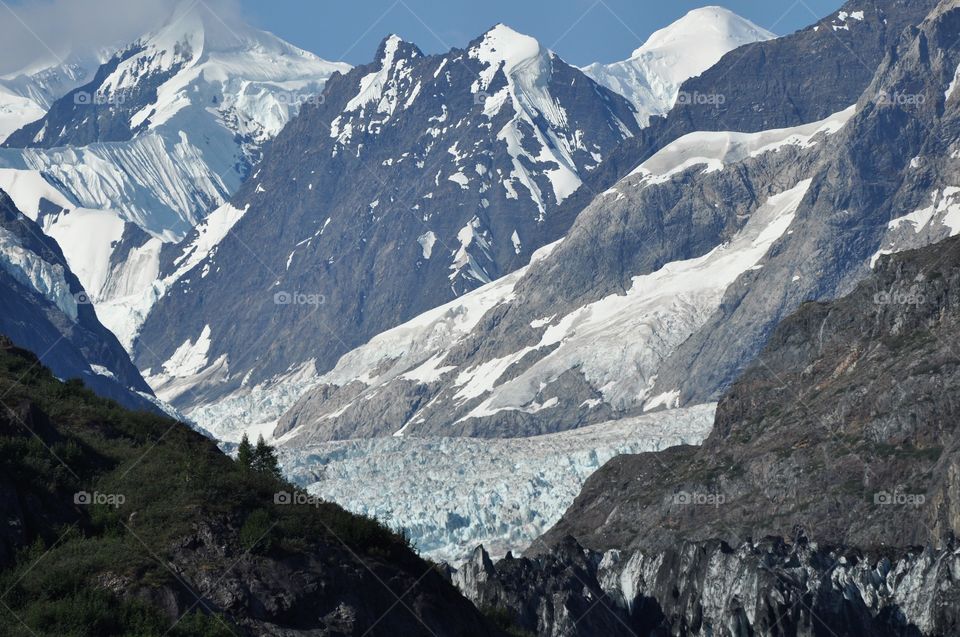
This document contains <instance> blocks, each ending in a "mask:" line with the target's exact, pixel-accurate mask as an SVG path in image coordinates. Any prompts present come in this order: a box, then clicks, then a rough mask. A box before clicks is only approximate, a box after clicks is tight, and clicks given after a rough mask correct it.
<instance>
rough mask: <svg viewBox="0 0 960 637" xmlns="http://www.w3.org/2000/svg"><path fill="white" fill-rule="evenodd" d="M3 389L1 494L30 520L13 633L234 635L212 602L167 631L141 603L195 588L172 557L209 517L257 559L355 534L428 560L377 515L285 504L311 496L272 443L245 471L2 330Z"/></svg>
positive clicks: (19, 565)
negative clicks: (59, 369)
mask: <svg viewBox="0 0 960 637" xmlns="http://www.w3.org/2000/svg"><path fill="white" fill-rule="evenodd" d="M0 397H2V401H0V402H2V404H3V405H4V407H3V408H0V409H2V410H0V497H8V496H5V495H3V494H11V493H13V494H15V497H16V500H15V501H16V502H19V503H20V508H21V509H22V518H23V521H24V523H23V525H22V529H17V528H13V527H10V526H9V525H7V529H6V530H4V529H0V602H2V604H0V634H2V635H4V636H7V635H9V636H11V637H17V636H20V635H24V636H35V635H58V636H61V635H62V636H74V635H77V636H79V635H97V636H98V637H101V636H102V637H109V636H113V635H129V636H131V637H133V636H136V637H145V636H152V635H164V634H169V635H172V636H178V635H209V636H213V635H229V634H234V632H235V628H234V627H233V626H232V625H231V622H230V621H229V619H227V618H224V617H217V616H210V615H208V614H207V613H206V612H205V609H204V607H203V606H202V605H198V606H197V607H196V608H195V609H194V611H192V612H191V613H190V614H188V615H187V616H185V617H183V618H181V619H180V621H178V622H177V624H176V625H175V626H174V627H173V628H172V630H169V632H167V631H168V629H170V626H171V620H170V618H169V617H168V616H165V615H163V614H162V613H161V611H160V610H159V609H158V608H155V607H153V606H151V605H148V604H147V603H146V602H144V601H140V600H141V599H146V598H149V599H155V598H154V597H150V590H153V591H157V590H167V591H181V592H182V591H183V590H184V589H183V586H182V584H181V583H180V582H179V581H178V576H175V575H174V573H173V572H172V571H171V569H170V568H169V566H168V562H169V557H170V552H171V550H173V547H175V546H178V545H179V544H182V543H183V540H184V538H189V537H192V536H193V535H195V534H196V533H197V529H198V525H208V526H211V527H214V528H218V529H222V530H223V534H224V535H225V537H227V538H229V541H230V542H232V543H234V544H235V545H236V546H237V547H239V548H238V551H247V552H249V553H251V554H253V555H254V556H265V555H270V556H276V557H282V556H283V555H288V554H290V553H291V552H299V551H303V550H305V549H309V548H310V547H312V546H316V545H317V544H318V543H321V542H324V543H328V544H330V545H332V546H340V543H341V542H343V543H345V544H346V545H348V546H349V547H350V551H351V552H355V553H356V554H357V555H374V556H377V557H383V558H389V559H390V560H392V561H393V563H396V564H399V565H412V566H413V567H414V568H416V569H418V570H422V569H423V568H426V566H425V563H424V562H422V561H421V560H420V559H419V558H418V557H417V556H416V555H415V554H414V553H412V552H411V551H410V548H409V545H408V542H407V541H406V540H405V539H404V538H403V537H402V536H398V535H396V534H394V533H393V532H392V531H390V530H389V529H387V528H386V527H384V526H383V525H381V524H380V523H378V522H377V521H376V520H373V519H371V518H366V517H360V516H355V515H352V514H350V513H348V512H346V511H344V510H343V509H342V508H340V507H339V506H336V505H334V504H331V503H326V502H312V503H311V504H310V505H298V504H295V503H294V504H286V503H284V502H282V501H280V500H281V499H279V498H278V497H277V494H281V493H286V494H299V495H301V496H304V497H305V496H306V494H304V493H303V492H301V491H298V490H297V489H296V488H295V487H293V486H292V485H290V484H288V483H286V482H285V481H283V480H282V479H280V478H279V468H278V465H277V459H276V454H275V452H274V451H273V450H272V449H270V448H269V446H268V445H266V444H265V443H264V444H263V445H260V444H258V445H257V447H256V448H255V449H253V450H252V451H251V455H250V465H249V467H250V468H247V467H245V466H241V463H239V462H234V461H232V460H230V458H228V457H227V456H225V455H223V454H222V453H221V452H220V451H219V449H218V448H217V447H216V445H215V444H214V443H213V442H212V441H210V440H208V439H206V438H205V437H203V436H201V435H200V434H197V433H196V432H194V431H192V430H190V429H189V428H187V427H186V426H184V425H182V424H179V423H176V422H174V421H172V420H169V419H167V418H164V417H161V416H158V415H154V414H150V413H136V412H131V411H127V410H125V409H123V408H121V407H120V406H118V405H117V404H115V403H113V402H112V401H108V400H104V399H101V398H99V397H97V396H95V395H94V394H93V393H91V392H89V391H87V390H86V389H84V388H83V386H82V384H80V383H78V382H67V383H62V382H60V381H58V380H56V379H55V378H54V377H53V376H52V375H51V374H50V373H49V372H48V371H47V370H46V369H45V368H43V367H42V366H40V365H39V364H37V363H36V361H35V359H34V358H32V355H29V354H27V353H24V352H20V351H17V350H13V349H11V348H10V347H9V345H8V344H7V343H4V342H3V341H2V339H0ZM261 442H262V441H261ZM248 444H249V443H248ZM251 469H252V470H251ZM294 502H296V501H294ZM14 513H16V512H11V515H13V514H14ZM21 530H22V535H19V532H20V531H21ZM11 551H12V552H11ZM227 566H229V565H227ZM227 566H223V565H219V564H211V565H210V568H212V569H221V570H226V568H227ZM221 567H222V568H221ZM140 593H143V594H142V595H141V594H140ZM187 595H188V599H189V602H192V601H193V598H191V597H189V593H187ZM189 602H188V605H189Z"/></svg>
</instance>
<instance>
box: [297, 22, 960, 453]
mask: <svg viewBox="0 0 960 637" xmlns="http://www.w3.org/2000/svg"><path fill="white" fill-rule="evenodd" d="M891 6H892V7H894V8H895V7H901V8H903V5H900V4H898V3H893V4H892V5H891ZM852 15H853V14H850V16H848V18H849V19H850V20H852V21H853V22H855V23H857V24H860V23H866V22H867V20H866V18H864V20H859V19H857V18H855V17H851V16H852ZM935 15H936V17H931V18H930V20H928V21H927V22H925V23H924V27H923V28H924V30H922V31H919V30H910V29H908V30H907V31H906V32H905V33H904V36H903V38H902V39H901V41H900V44H899V45H898V47H897V48H896V49H895V50H893V51H891V52H890V54H889V55H888V56H887V58H886V59H885V61H884V63H883V64H882V65H881V67H880V69H879V70H877V72H876V76H875V78H874V80H873V82H872V83H871V85H870V86H869V87H868V88H867V89H866V91H865V92H864V93H863V95H862V97H861V98H860V99H859V102H858V103H857V104H856V105H855V106H850V105H848V108H846V109H841V111H840V112H837V113H835V114H834V115H832V116H830V117H828V118H826V119H824V120H821V121H819V122H814V123H811V124H806V125H802V126H794V127H791V128H786V129H774V130H768V131H761V132H758V133H736V132H709V131H703V132H698V133H691V134H689V135H685V136H684V137H681V138H680V139H678V140H677V141H675V142H673V143H671V144H669V145H668V146H666V147H665V148H663V149H661V150H660V151H658V152H657V153H656V154H655V155H653V156H652V157H650V158H649V159H648V160H646V161H645V162H644V163H643V164H642V165H641V166H640V167H639V168H637V169H635V170H634V171H633V172H632V173H631V174H630V175H628V176H626V177H625V178H623V179H622V180H620V181H619V182H617V184H616V186H614V187H613V188H611V189H609V190H607V191H605V192H604V193H602V194H601V195H600V196H598V197H597V198H596V199H595V200H594V201H593V202H592V203H591V204H590V205H589V206H588V207H587V208H586V209H585V210H584V211H583V212H582V213H581V214H580V215H579V216H578V218H577V220H576V222H575V223H574V225H573V227H572V228H571V230H570V232H569V233H568V234H567V236H566V237H565V238H564V239H563V241H562V242H560V243H559V244H558V245H556V246H554V247H553V248H552V251H551V252H550V253H549V254H545V255H544V256H543V258H541V259H538V260H536V261H535V262H534V263H533V264H532V265H531V266H530V267H529V268H528V269H527V270H526V271H525V272H523V273H522V274H521V275H520V276H518V278H517V279H516V280H515V281H512V282H510V283H509V285H508V284H507V282H503V283H502V284H500V285H498V286H497V287H496V288H494V287H492V286H491V287H490V288H489V289H487V290H482V291H478V294H481V295H486V297H491V296H497V295H499V296H497V298H496V299H492V300H488V301H487V303H486V305H485V306H484V307H485V309H484V312H485V314H483V313H482V318H480V319H474V320H473V321H472V322H471V324H470V327H468V328H466V329H463V330H462V331H460V330H449V329H444V330H443V332H442V334H443V337H442V338H427V335H428V334H433V333H437V331H438V330H440V329H442V328H441V326H442V325H443V324H445V323H446V324H449V323H450V322H451V320H448V319H443V317H439V316H433V315H430V316H423V317H419V318H418V319H416V320H414V321H412V322H411V323H409V324H407V325H404V326H401V327H400V328H397V330H396V331H395V332H394V333H393V336H391V337H390V339H388V338H387V337H388V335H386V334H385V335H383V337H384V339H383V340H391V339H392V340H391V342H395V343H397V346H396V347H394V348H393V349H390V350H384V349H380V350H379V353H377V350H376V349H375V348H376V346H375V344H374V343H375V342H374V341H371V344H370V345H368V346H364V347H363V348H360V349H358V350H356V351H355V352H353V353H351V354H350V355H348V356H346V357H344V358H343V359H342V360H341V365H340V369H334V370H333V371H332V372H331V373H330V374H328V375H326V376H324V377H322V378H321V386H320V387H318V389H317V390H316V391H315V392H312V393H311V394H308V395H306V396H305V397H304V398H303V399H301V400H300V401H299V403H298V404H297V405H296V406H295V407H294V408H293V409H292V410H291V411H290V412H288V414H287V415H286V416H285V417H284V418H283V419H282V420H281V425H280V427H279V429H278V433H283V434H287V433H288V432H290V437H291V438H290V440H291V444H297V443H296V442H295V440H300V441H306V440H318V439H320V440H323V439H338V438H350V437H355V435H356V434H357V433H360V434H362V435H384V434H392V433H395V432H397V431H400V430H403V432H404V434H406V435H416V434H425V435H430V434H438V433H440V434H441V435H450V434H452V435H479V436H487V437H498V436H524V435H532V434H537V433H543V432H545V431H553V430H557V429H563V428H572V427H576V426H581V425H583V424H590V423H596V422H600V421H601V420H606V419H609V418H610V417H611V416H613V417H616V416H622V415H629V414H633V413H637V412H638V411H649V410H652V409H657V408H663V407H673V406H676V405H682V404H699V403H706V402H711V401H713V400H715V399H716V398H717V396H719V395H720V394H721V393H722V392H723V391H724V389H725V388H726V387H727V386H729V384H730V382H732V380H733V379H734V378H736V376H737V375H738V374H739V372H740V371H741V370H742V369H743V368H744V367H745V365H746V364H747V363H748V362H749V361H751V360H752V359H753V358H754V357H755V356H756V354H757V353H758V352H759V351H760V349H761V348H762V346H763V344H764V343H765V342H766V341H767V339H768V338H769V336H770V334H771V332H772V330H773V328H774V327H775V326H776V324H777V323H778V322H779V321H780V320H781V319H782V318H783V317H785V316H786V315H788V314H789V313H790V312H792V311H793V310H795V309H796V308H797V307H798V306H799V305H800V304H801V303H802V302H803V301H805V300H808V299H827V298H832V297H835V296H837V295H840V294H843V293H846V292H848V291H849V290H850V289H852V287H853V285H854V284H855V283H856V282H857V281H858V280H860V279H861V278H862V277H864V276H866V275H867V274H868V273H869V272H870V267H871V265H873V263H874V262H875V260H876V256H877V255H878V254H880V253H883V252H890V251H896V250H898V249H902V248H904V247H914V246H917V245H923V244H925V243H928V242H930V241H935V240H938V239H942V238H944V237H946V236H949V235H951V234H953V233H955V232H956V230H958V229H960V226H958V224H956V223H955V222H954V221H953V217H952V216H951V213H950V210H951V209H952V206H953V205H954V203H953V199H952V197H953V196H954V192H953V189H952V182H951V178H952V177H951V175H953V174H954V173H955V170H956V169H955V168H954V167H953V164H954V162H955V160H954V159H953V155H954V153H955V145H956V143H957V138H956V135H955V132H954V126H953V123H952V122H953V121H954V118H955V117H956V113H957V105H956V100H955V99H954V95H953V92H952V90H951V87H952V86H953V85H954V83H955V71H956V68H957V65H958V63H960V58H958V50H957V48H956V46H955V45H954V43H953V42H952V41H951V39H950V35H949V34H951V33H954V32H956V33H958V34H960V30H958V29H957V25H955V24H954V23H953V22H952V17H951V16H952V15H953V13H952V12H951V11H947V10H942V9H941V10H940V13H937V14H935ZM919 22H920V20H918V23H919ZM821 26H822V25H821ZM850 28H851V29H852V30H855V29H856V28H857V27H856V25H854V24H852V23H851V25H850ZM831 30H833V29H831ZM838 30H839V31H843V32H846V31H845V29H838ZM810 33H818V31H813V30H811V31H810ZM805 37H812V36H805ZM930 42H936V46H934V45H932V44H930ZM770 45H772V43H761V44H756V45H750V46H751V47H761V46H770ZM721 64H723V62H721ZM778 90H779V89H778ZM851 104H852V102H851ZM931 200H932V201H931ZM931 203H932V207H931ZM495 289H496V290H499V292H494V290H495ZM478 298H480V297H478ZM474 305H477V304H474ZM448 310H450V311H451V312H454V314H451V315H450V319H454V318H455V317H456V316H458V314H456V312H457V310H456V309H454V307H453V306H450V307H448ZM438 319H443V320H438ZM414 334H419V336H416V337H413V336H412V335H414ZM638 334H642V335H643V337H642V338H638V337H637V335H638ZM403 339H406V340H405V341H404V340H403ZM383 340H381V339H379V338H378V339H375V341H377V342H380V343H381V344H382V342H383ZM419 343H429V345H427V346H426V347H420V346H418V347H417V349H413V348H411V347H410V345H411V344H419ZM408 353H409V354H410V355H409V356H408V355H407V354H408ZM358 363H359V365H358ZM347 370H351V372H352V373H351V374H347V373H344V372H346V371H347ZM373 395H379V396H389V400H387V401H371V400H367V398H368V397H370V396H373Z"/></svg>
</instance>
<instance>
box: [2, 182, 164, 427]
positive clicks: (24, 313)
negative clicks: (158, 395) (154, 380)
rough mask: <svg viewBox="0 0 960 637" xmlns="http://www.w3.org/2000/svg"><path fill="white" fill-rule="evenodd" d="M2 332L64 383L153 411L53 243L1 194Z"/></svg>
mask: <svg viewBox="0 0 960 637" xmlns="http://www.w3.org/2000/svg"><path fill="white" fill-rule="evenodd" d="M0 298H2V300H3V312H2V313H0V332H2V333H4V334H6V335H8V336H9V338H11V339H13V341H14V342H15V343H17V344H18V345H20V346H21V347H25V348H26V347H29V348H32V349H34V350H36V351H37V352H39V353H40V360H41V361H42V363H43V364H44V365H46V366H48V367H49V368H50V369H51V370H53V373H54V374H56V375H57V376H58V377H60V378H63V379H72V378H79V379H82V380H83V383H84V384H85V385H86V386H87V387H90V388H91V389H92V390H94V391H96V392H97V393H99V394H100V395H103V396H107V397H110V398H113V399H114V400H117V401H118V402H120V403H122V404H124V405H126V406H128V407H131V408H134V409H148V408H149V409H155V407H154V402H155V399H154V398H153V392H152V391H151V390H150V387H149V386H148V385H147V384H146V383H145V382H144V380H143V378H142V377H141V376H140V372H139V371H138V370H137V368H136V367H134V366H133V363H131V362H130V358H129V357H128V356H127V353H126V352H125V351H124V350H123V348H122V347H121V346H120V343H119V342H117V339H116V337H114V335H113V334H111V333H110V331H109V330H107V329H106V328H105V327H104V326H103V325H102V324H101V323H100V321H99V320H97V316H96V314H95V312H94V309H93V306H92V305H91V304H90V302H89V299H88V297H87V293H86V291H85V290H84V288H83V286H82V285H81V284H80V281H79V280H78V279H77V277H76V276H75V275H74V274H73V272H72V271H71V270H70V267H69V265H68V264H67V262H66V259H65V258H64V256H63V253H62V252H61V251H60V248H59V247H58V246H57V244H56V242H55V241H53V240H52V239H50V238H49V237H47V236H46V235H45V234H44V233H43V230H42V229H41V228H40V226H38V225H37V224H36V223H35V222H34V221H32V220H31V219H29V218H28V217H26V216H25V215H23V214H22V213H21V212H20V211H19V210H18V209H17V208H16V206H15V205H14V203H13V201H12V200H11V199H10V197H8V196H7V194H6V193H4V192H3V191H0Z"/></svg>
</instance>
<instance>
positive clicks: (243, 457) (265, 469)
mask: <svg viewBox="0 0 960 637" xmlns="http://www.w3.org/2000/svg"><path fill="white" fill-rule="evenodd" d="M237 464H239V465H240V467H242V468H243V469H244V470H246V471H257V472H259V473H266V474H268V475H272V476H274V477H277V478H280V477H282V474H281V472H280V461H279V460H278V459H277V452H276V450H275V449H274V448H273V447H271V446H270V445H268V444H267V443H266V441H265V440H264V439H263V436H262V435H261V436H260V437H259V438H258V439H257V446H256V448H254V447H253V446H252V445H251V444H250V439H249V438H248V437H247V434H243V438H241V439H240V445H239V446H238V447H237Z"/></svg>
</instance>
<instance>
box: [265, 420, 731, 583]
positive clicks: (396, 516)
mask: <svg viewBox="0 0 960 637" xmlns="http://www.w3.org/2000/svg"><path fill="white" fill-rule="evenodd" d="M715 411H716V405H715V404H708V405H699V406H695V407H689V408H685V409H675V410H671V411H664V412H659V413H655V414H645V415H642V416H637V417H633V418H624V419H621V420H617V421H612V422H606V423H601V424H597V425H592V426H589V427H583V428H581V429H574V430H571V431H566V432H563V433H557V434H548V435H543V436H534V437H531V438H511V439H477V438H434V437H423V438H421V437H413V436H411V437H397V436H394V437H389V438H374V439H364V440H347V441H340V442H330V443H322V444H310V445H304V446H300V447H296V448H292V447H288V446H281V447H280V448H279V453H280V460H281V464H282V467H283V471H284V473H285V474H286V475H287V476H288V477H289V478H290V479H291V480H293V481H294V483H295V484H298V485H300V486H303V487H305V488H306V489H307V491H308V492H309V493H311V494H312V495H315V496H317V497H318V498H321V499H323V500H328V501H331V502H336V503H337V504H340V505H341V506H343V507H344V508H346V509H347V510H349V511H352V512H355V513H361V514H365V515H372V516H376V517H377V519H379V520H381V521H382V522H384V523H385V524H387V525H388V526H390V527H392V528H394V529H397V530H400V529H403V530H404V531H405V532H406V533H407V534H408V536H409V537H410V539H411V541H412V542H413V544H414V546H415V547H416V548H417V550H418V551H419V552H420V553H421V554H422V555H424V556H426V557H429V558H431V559H433V560H437V561H446V562H448V563H451V564H456V563H459V562H462V561H465V560H466V559H467V558H468V557H469V555H470V553H471V552H472V550H473V549H474V548H475V547H476V546H477V545H478V544H483V546H484V547H485V548H486V549H487V550H488V551H489V552H490V553H491V554H492V555H493V556H494V557H500V556H503V555H505V554H506V553H507V552H508V551H512V552H514V553H519V552H522V551H523V550H524V549H525V548H527V546H529V545H530V543H531V542H532V541H533V540H534V539H536V538H537V537H539V536H540V535H542V534H543V533H544V532H545V531H546V530H547V529H549V528H550V527H551V526H552V525H553V524H554V523H556V522H557V520H559V519H560V516H561V515H562V514H563V513H564V511H566V509H567V508H568V507H569V506H570V505H571V504H572V503H573V500H574V498H576V496H577V494H578V493H579V492H580V489H581V487H582V486H583V483H584V482H585V481H586V479H587V478H588V477H589V476H590V475H591V474H592V473H593V472H594V471H596V470H597V469H599V468H600V467H601V466H602V465H603V464H604V463H606V462H607V461H608V460H610V459H611V458H613V457H614V456H616V455H620V454H635V453H642V452H646V451H659V450H662V449H666V448H668V447H672V446H676V445H684V444H687V445H695V444H700V443H701V442H702V441H703V439H704V438H705V437H706V436H707V435H708V434H709V433H710V430H711V428H712V426H713V418H714V413H715Z"/></svg>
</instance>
